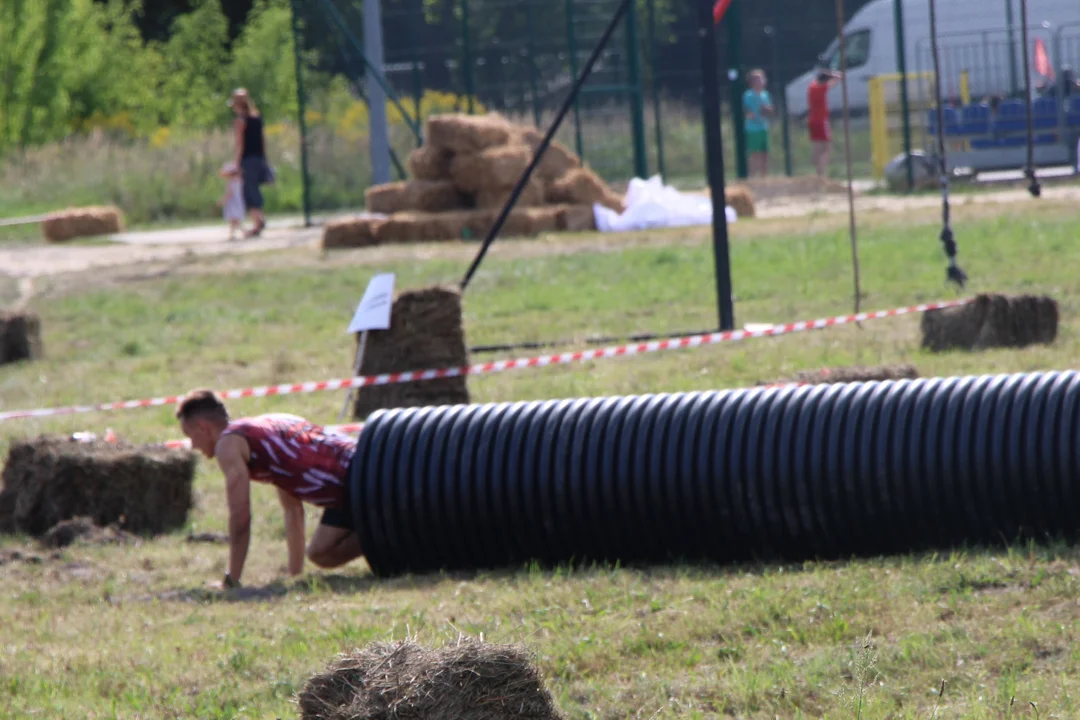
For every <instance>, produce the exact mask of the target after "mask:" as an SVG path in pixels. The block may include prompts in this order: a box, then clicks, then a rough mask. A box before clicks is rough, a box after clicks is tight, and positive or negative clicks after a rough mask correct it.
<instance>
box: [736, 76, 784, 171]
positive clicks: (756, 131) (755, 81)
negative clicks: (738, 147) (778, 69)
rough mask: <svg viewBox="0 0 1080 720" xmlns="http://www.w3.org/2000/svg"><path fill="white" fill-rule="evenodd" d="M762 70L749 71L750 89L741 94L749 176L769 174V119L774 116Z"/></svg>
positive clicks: (747, 81) (747, 79)
mask: <svg viewBox="0 0 1080 720" xmlns="http://www.w3.org/2000/svg"><path fill="white" fill-rule="evenodd" d="M767 82H768V81H767V79H766V77H765V71H764V70H751V71H750V72H749V73H748V74H747V76H746V83H747V85H749V86H750V88H749V89H748V90H747V91H746V92H745V93H743V115H744V118H745V121H744V122H745V125H744V127H745V128H746V149H747V152H749V153H750V175H751V176H754V175H759V176H761V177H765V176H766V175H768V174H769V118H771V117H772V116H773V115H775V114H776V110H775V108H774V107H773V104H772V98H771V97H769V91H768V90H766V89H765V85H766V84H767Z"/></svg>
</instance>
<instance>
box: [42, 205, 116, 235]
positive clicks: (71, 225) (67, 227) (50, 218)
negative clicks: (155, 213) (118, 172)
mask: <svg viewBox="0 0 1080 720" xmlns="http://www.w3.org/2000/svg"><path fill="white" fill-rule="evenodd" d="M123 230H124V214H123V213H122V212H120V209H119V208H117V207H114V206H111V205H110V206H101V207H97V206H95V207H84V208H71V209H68V210H61V211H59V212H54V213H50V214H48V215H46V216H45V219H44V220H42V221H41V235H42V237H44V238H45V240H47V241H49V242H64V241H65V240H73V239H74V238H81V237H97V236H100V235H115V234H116V233H119V232H123Z"/></svg>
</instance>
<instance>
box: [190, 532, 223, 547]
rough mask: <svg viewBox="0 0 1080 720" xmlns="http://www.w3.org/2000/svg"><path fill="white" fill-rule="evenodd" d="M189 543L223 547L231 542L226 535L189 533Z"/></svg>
mask: <svg viewBox="0 0 1080 720" xmlns="http://www.w3.org/2000/svg"><path fill="white" fill-rule="evenodd" d="M187 542H189V543H208V544H214V545H223V544H227V543H228V542H229V536H228V535H225V534H224V533H212V532H205V533H189V534H188V536H187Z"/></svg>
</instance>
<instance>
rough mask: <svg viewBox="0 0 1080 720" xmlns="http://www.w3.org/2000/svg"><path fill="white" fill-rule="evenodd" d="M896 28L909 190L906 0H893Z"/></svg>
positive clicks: (911, 181) (912, 174)
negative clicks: (905, 38) (905, 39)
mask: <svg viewBox="0 0 1080 720" xmlns="http://www.w3.org/2000/svg"><path fill="white" fill-rule="evenodd" d="M893 25H894V26H895V29H896V70H897V72H899V73H900V112H901V114H902V115H903V117H904V123H903V127H904V166H905V168H906V169H907V188H908V192H911V191H912V190H914V189H915V167H914V166H913V165H912V163H911V106H910V105H909V104H908V84H907V46H906V45H905V43H904V0H893Z"/></svg>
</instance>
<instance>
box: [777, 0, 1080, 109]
mask: <svg viewBox="0 0 1080 720" xmlns="http://www.w3.org/2000/svg"><path fill="white" fill-rule="evenodd" d="M902 2H903V12H904V45H905V46H906V61H907V71H908V72H909V73H920V72H933V69H934V65H933V58H932V55H931V48H930V3H929V0H902ZM1010 2H1011V10H1012V20H1013V22H1012V31H1011V32H1010V29H1009V28H1010V25H1009V3H1010ZM1027 5H1028V35H1029V37H1030V38H1031V43H1032V45H1031V46H1029V49H1028V52H1029V58H1030V63H1031V74H1032V85H1033V86H1034V85H1035V84H1036V83H1037V82H1038V81H1040V80H1041V79H1042V78H1041V76H1039V75H1037V74H1036V73H1035V69H1034V64H1035V58H1034V50H1033V48H1034V43H1035V39H1036V38H1041V39H1042V40H1043V43H1044V45H1045V47H1046V49H1047V53H1048V55H1049V58H1050V62H1051V65H1052V66H1053V68H1054V70H1055V72H1056V73H1057V74H1058V75H1059V76H1060V71H1061V68H1062V67H1064V66H1068V65H1071V66H1072V67H1073V68H1077V67H1080V0H1028V3H1027ZM894 6H895V3H894V0H872V2H870V3H869V4H867V5H866V6H864V7H863V8H862V9H860V10H859V11H858V12H857V13H855V15H854V17H852V18H851V20H850V21H849V22H848V23H847V25H846V26H845V27H844V37H845V39H846V48H845V52H846V54H847V68H848V72H847V76H848V101H849V107H850V108H851V110H852V111H854V112H856V113H862V112H866V111H867V109H868V108H869V90H868V87H869V86H868V82H869V80H870V78H872V77H874V76H876V75H889V74H894V73H896V71H897V57H896V29H895V25H894V22H893V19H894ZM1021 28H1022V26H1021V18H1020V0H937V32H938V47H939V54H940V58H941V65H942V68H941V72H942V76H943V77H944V80H943V82H942V91H943V93H944V94H945V95H946V96H954V97H959V96H960V87H959V78H960V76H961V74H962V71H964V70H967V71H968V76H969V82H970V92H971V96H972V98H975V99H980V98H982V97H985V96H987V95H1003V96H1008V95H1010V94H1015V93H1016V92H1017V91H1018V92H1020V93H1022V92H1023V77H1024V76H1023V67H1024V65H1023V55H1022V48H1023V45H1022V44H1021ZM821 58H822V61H823V63H824V64H826V65H827V66H828V67H830V68H833V69H838V68H839V67H840V51H839V43H838V42H837V41H836V40H834V41H833V42H832V43H831V44H830V45H829V47H828V48H827V49H826V50H825V52H824V53H822V55H821ZM1010 65H1011V67H1010ZM816 72H817V71H816V69H811V70H809V71H807V72H806V73H805V74H803V75H801V76H799V77H798V78H796V79H795V80H793V81H791V83H789V84H788V86H787V88H786V90H785V92H786V95H785V99H786V100H787V110H788V113H789V114H790V115H793V116H795V117H802V116H804V115H805V114H806V112H807V102H806V90H807V88H808V87H809V85H810V82H811V81H812V80H813V79H814V75H815V74H816ZM921 91H923V92H926V93H929V92H930V89H929V87H926V88H924V89H921ZM909 92H916V90H913V89H911V85H910V84H909ZM841 103H842V95H841V90H840V88H839V87H836V88H834V89H833V90H832V91H830V93H829V107H830V109H831V110H833V111H836V110H839V109H840V107H841Z"/></svg>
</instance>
